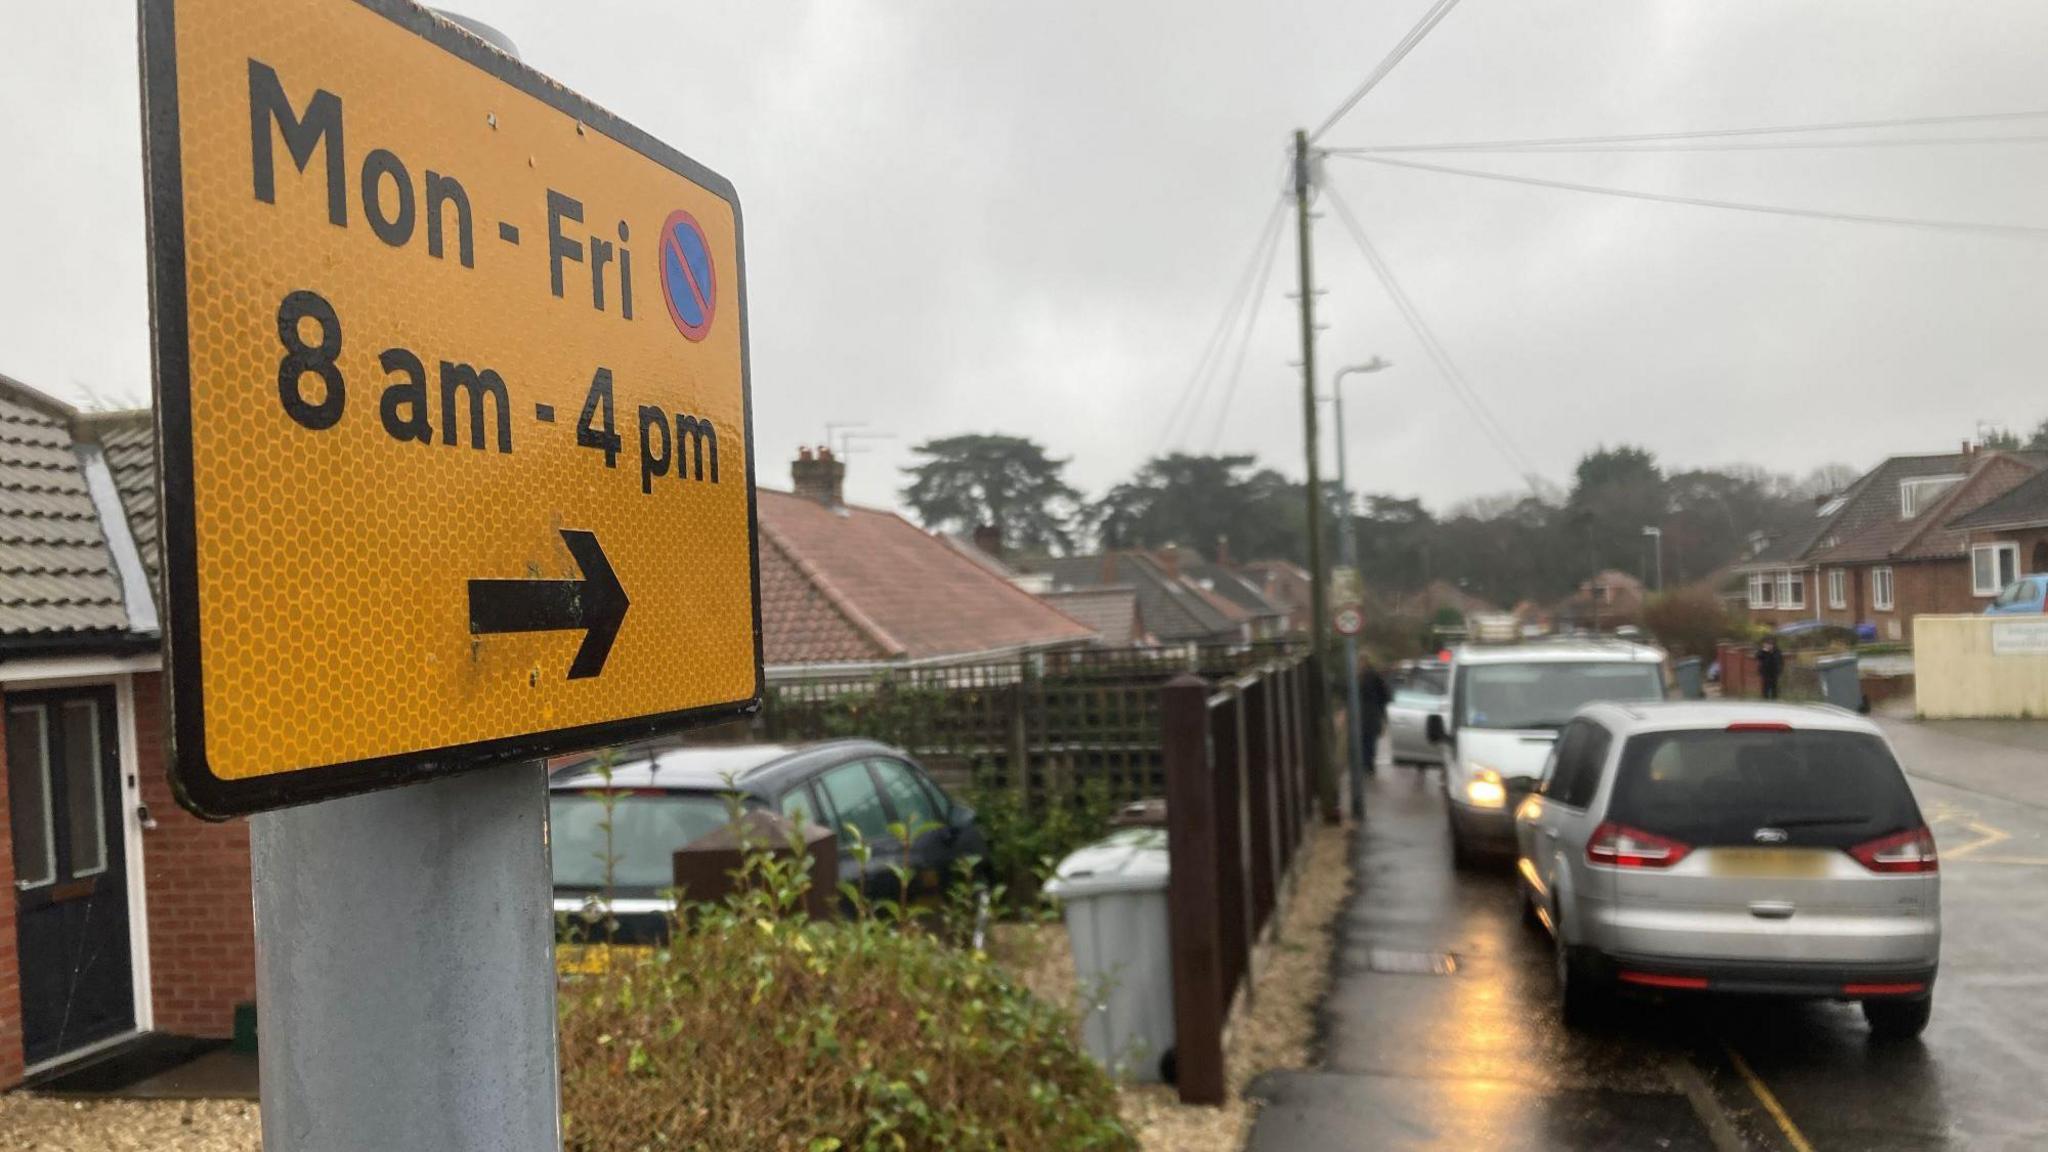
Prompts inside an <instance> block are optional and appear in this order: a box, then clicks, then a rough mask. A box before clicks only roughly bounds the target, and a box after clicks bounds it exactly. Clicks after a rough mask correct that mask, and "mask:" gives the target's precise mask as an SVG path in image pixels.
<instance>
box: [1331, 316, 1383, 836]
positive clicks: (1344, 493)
mask: <svg viewBox="0 0 2048 1152" xmlns="http://www.w3.org/2000/svg"><path fill="white" fill-rule="evenodd" d="M1392 367H1393V364H1391V363H1389V362H1388V361H1385V360H1382V359H1380V358H1379V357H1377V356H1375V357H1373V358H1372V359H1371V360H1369V361H1367V362H1365V363H1364V364H1353V365H1351V366H1350V367H1348V368H1339V369H1337V375H1336V377H1335V378H1334V379H1332V380H1331V382H1330V404H1331V406H1332V408H1333V409H1334V412H1333V415H1334V416H1335V417H1336V420H1337V498H1338V499H1339V500H1340V501H1342V504H1343V509H1344V523H1343V524H1342V525H1341V527H1342V528H1343V534H1342V535H1341V536H1340V537H1339V538H1338V539H1339V540H1340V541H1341V543H1340V544H1339V547H1340V548H1341V549H1342V550H1343V553H1342V555H1343V563H1344V566H1345V567H1347V568H1352V569H1356V568H1357V567H1358V521H1357V518H1356V517H1354V516H1353V515H1352V514H1351V476H1350V474H1349V473H1348V472H1347V471H1346V470H1345V462H1344V456H1345V453H1344V378H1345V377H1346V376H1363V375H1365V374H1367V373H1370V372H1379V371H1383V370H1385V369H1388V368H1392ZM1326 623H1327V622H1326V621H1322V620H1318V621H1316V627H1317V628H1322V627H1324V626H1325V625H1326ZM1344 685H1345V700H1346V701H1347V706H1348V707H1349V708H1350V710H1351V712H1350V716H1351V719H1350V722H1349V723H1348V724H1346V725H1345V727H1346V728H1348V729H1350V732H1351V778H1352V780H1354V781H1357V782H1360V783H1363V781H1364V776H1363V775H1362V774H1363V773H1366V772H1370V771H1372V767H1373V765H1372V760H1371V759H1370V757H1371V756H1372V754H1373V752H1374V749H1370V748H1367V747H1366V746H1365V730H1364V728H1365V726H1364V725H1362V724H1360V723H1359V717H1360V716H1362V715H1363V714H1364V709H1363V708H1362V707H1361V702H1360V700H1359V697H1358V637H1356V636H1346V637H1345V638H1344ZM1361 803H1363V801H1362V800H1360V799H1358V798H1357V797H1353V798H1352V805H1353V809H1354V810H1356V808H1357V806H1358V805H1360V804H1361Z"/></svg>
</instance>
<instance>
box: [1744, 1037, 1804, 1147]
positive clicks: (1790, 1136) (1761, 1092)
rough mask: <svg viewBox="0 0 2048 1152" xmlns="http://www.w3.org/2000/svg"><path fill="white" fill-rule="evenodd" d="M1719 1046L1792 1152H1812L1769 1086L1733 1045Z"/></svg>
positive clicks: (1802, 1134)
mask: <svg viewBox="0 0 2048 1152" xmlns="http://www.w3.org/2000/svg"><path fill="white" fill-rule="evenodd" d="M1721 1046H1722V1047H1723V1048H1726V1049H1727V1050H1728V1059H1729V1060H1730V1061H1731V1062H1733V1063H1734V1065H1735V1070H1736V1071H1737V1072H1740V1073H1742V1079H1743V1080H1744V1081H1746V1082H1747V1083H1748V1084H1749V1090H1750V1091H1751V1092H1752V1093H1754V1094H1755V1095H1756V1099H1757V1103H1759V1104H1762V1105H1763V1106H1764V1111H1766V1112H1768V1113H1770V1114H1771V1119H1773V1120H1776V1121H1777V1122H1778V1131H1780V1132H1783V1133H1784V1134H1785V1140H1786V1142H1787V1143H1789V1144H1791V1145H1792V1152H1813V1144H1812V1143H1811V1142H1810V1141H1808V1140H1807V1139H1806V1134H1805V1133H1803V1132H1801V1131H1800V1130H1799V1125H1797V1124H1794V1123H1793V1122H1792V1117H1791V1115H1790V1114H1789V1113H1787V1112H1786V1111H1785V1106H1784V1105H1783V1104H1780V1103H1778V1098H1777V1097H1776V1096H1775V1095H1773V1094H1772V1093H1771V1090H1770V1088H1769V1086H1767V1085H1766V1084H1765V1083H1764V1082H1763V1080H1762V1078H1760V1077H1759V1076H1757V1074H1756V1072H1755V1071H1753V1070H1752V1069H1751V1068H1750V1066H1749V1061H1747V1060H1744V1059H1743V1058H1742V1053H1740V1052H1737V1051H1736V1050H1735V1046H1734V1045H1733V1044H1729V1043H1727V1042H1725V1041H1724V1042H1722V1045H1721Z"/></svg>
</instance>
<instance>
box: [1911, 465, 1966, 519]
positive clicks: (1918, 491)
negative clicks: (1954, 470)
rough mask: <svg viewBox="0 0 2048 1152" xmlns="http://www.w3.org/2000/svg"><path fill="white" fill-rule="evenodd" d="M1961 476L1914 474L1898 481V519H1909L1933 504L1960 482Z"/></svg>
mask: <svg viewBox="0 0 2048 1152" xmlns="http://www.w3.org/2000/svg"><path fill="white" fill-rule="evenodd" d="M1962 481H1963V478H1962V477H1961V476H1915V477H1914V478H1913V479H1911V480H1901V481H1899V519H1901V520H1911V519H1912V518H1913V517H1915V516H1918V515H1919V514H1920V513H1922V512H1924V511H1926V510H1927V509H1928V508H1930V507H1932V506H1933V505H1934V502H1935V501H1936V500H1939V499H1941V497H1942V494H1943V493H1944V492H1947V491H1948V490H1949V489H1951V488H1953V487H1955V486H1956V485H1957V484H1960V483H1962Z"/></svg>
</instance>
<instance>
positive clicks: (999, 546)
mask: <svg viewBox="0 0 2048 1152" xmlns="http://www.w3.org/2000/svg"><path fill="white" fill-rule="evenodd" d="M974 546H975V547H976V548H979V549H981V551H982V552H983V553H984V554H986V555H989V556H993V557H995V558H996V559H998V560H1000V559H1002V556H1003V530H1002V528H1000V527H998V526H997V525H994V524H977V525H975V528H974Z"/></svg>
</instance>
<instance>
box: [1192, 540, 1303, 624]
mask: <svg viewBox="0 0 2048 1152" xmlns="http://www.w3.org/2000/svg"><path fill="white" fill-rule="evenodd" d="M1177 560H1178V564H1179V568H1180V574H1181V576H1182V577H1183V578H1185V579H1188V580H1192V581H1194V582H1195V585H1196V587H1198V588H1200V589H1201V590H1202V591H1204V592H1207V593H1211V594H1212V595H1213V596H1214V597H1216V598H1220V599H1222V600H1223V601H1225V605H1224V611H1225V612H1228V613H1229V614H1230V615H1232V616H1233V617H1236V618H1241V619H1257V618H1261V617H1269V616H1270V617H1280V616H1285V615H1287V608H1286V606H1285V605H1282V604H1276V603H1274V602H1273V601H1272V600H1270V599H1268V598H1267V597H1266V594H1265V592H1264V591H1263V590H1262V589H1261V588H1260V587H1259V585H1257V584H1255V583H1253V582H1252V581H1250V580H1248V579H1246V578H1245V577H1244V576H1242V575H1239V574H1238V573H1236V572H1234V571H1232V570H1230V569H1229V568H1226V567H1224V566H1223V565H1221V564H1217V563H1214V562H1213V561H1210V560H1208V559H1206V558H1205V557H1202V556H1199V555H1196V554H1194V553H1191V552H1186V551H1182V552H1180V553H1179V555H1178V557H1177Z"/></svg>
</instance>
